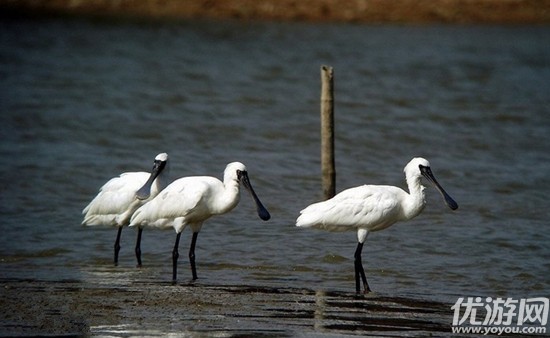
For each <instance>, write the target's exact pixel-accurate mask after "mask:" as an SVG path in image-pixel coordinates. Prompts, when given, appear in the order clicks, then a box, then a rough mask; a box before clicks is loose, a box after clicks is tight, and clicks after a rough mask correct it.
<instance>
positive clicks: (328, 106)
mask: <svg viewBox="0 0 550 338" xmlns="http://www.w3.org/2000/svg"><path fill="white" fill-rule="evenodd" d="M333 83H334V81H333V71H332V67H329V66H321V172H322V182H323V183H322V184H323V196H324V198H325V199H329V198H332V197H334V195H335V194H336V184H335V180H336V169H335V165H334V90H333Z"/></svg>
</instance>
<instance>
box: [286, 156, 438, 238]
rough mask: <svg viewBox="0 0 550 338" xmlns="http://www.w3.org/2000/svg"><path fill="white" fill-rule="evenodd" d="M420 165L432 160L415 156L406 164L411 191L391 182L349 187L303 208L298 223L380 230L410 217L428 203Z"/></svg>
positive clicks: (320, 227)
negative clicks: (331, 196) (395, 185)
mask: <svg viewBox="0 0 550 338" xmlns="http://www.w3.org/2000/svg"><path fill="white" fill-rule="evenodd" d="M419 165H422V166H426V167H429V165H430V163H429V162H428V161H427V160H426V159H423V158H414V159H412V160H411V161H410V162H409V163H408V164H407V166H405V169H404V172H405V176H406V179H407V185H408V187H409V193H407V192H405V191H404V190H403V189H401V188H398V187H394V186H388V185H363V186H359V187H355V188H350V189H347V190H344V191H342V192H340V193H339V194H337V195H336V196H334V197H333V198H331V199H329V200H327V201H323V202H319V203H314V204H312V205H310V206H308V207H307V208H305V209H304V210H302V211H301V212H300V214H301V215H300V216H299V217H298V219H297V220H296V225H297V226H299V227H313V228H319V229H324V230H328V231H350V230H358V229H364V230H367V231H378V230H382V229H385V228H387V227H389V226H391V225H392V224H394V223H395V222H398V221H405V220H408V219H411V218H413V217H415V216H416V215H418V214H419V213H420V212H421V211H422V209H423V208H424V205H425V204H426V201H425V195H424V187H423V186H422V185H421V182H420V179H421V177H422V174H421V172H420V169H419Z"/></svg>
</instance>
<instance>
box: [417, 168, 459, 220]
mask: <svg viewBox="0 0 550 338" xmlns="http://www.w3.org/2000/svg"><path fill="white" fill-rule="evenodd" d="M420 173H421V174H422V176H424V177H426V179H427V180H428V181H430V182H432V184H433V185H434V186H435V187H436V188H437V190H438V191H439V192H440V193H441V196H443V198H444V199H445V204H447V206H448V207H449V208H451V209H452V210H456V209H458V203H456V202H455V200H454V199H452V198H451V196H449V194H447V192H446V191H445V189H443V187H442V186H441V185H440V184H439V182H437V180H436V179H435V176H434V175H433V173H432V170H431V169H430V167H425V166H423V165H421V166H420Z"/></svg>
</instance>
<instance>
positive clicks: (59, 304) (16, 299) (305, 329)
mask: <svg viewBox="0 0 550 338" xmlns="http://www.w3.org/2000/svg"><path fill="white" fill-rule="evenodd" d="M0 307H1V308H2V312H1V317H0V336H14V335H15V336H45V335H48V336H49V335H64V336H86V335H102V336H129V335H133V336H166V335H168V334H173V335H177V336H181V335H187V336H222V337H237V336H238V337H243V336H254V337H266V336H273V337H275V336H276V337H285V336H316V337H318V336H326V337H328V336H342V335H366V334H368V335H369V336H373V335H374V336H377V335H389V336H404V335H410V334H411V333H413V332H414V334H415V335H419V336H428V335H436V336H450V326H449V323H450V321H451V320H452V319H451V316H452V313H451V310H450V309H449V306H448V304H441V303H437V302H432V301H426V300H419V299H408V298H402V297H394V298H392V297H387V296H381V295H376V294H371V295H367V296H356V295H354V294H353V293H335V292H332V293H330V292H329V293H327V292H322V291H314V290H309V289H294V288H269V287H256V286H236V285H221V286H220V285H218V286H208V285H201V284H195V285H189V284H187V285H185V284H180V285H176V286H173V285H170V284H168V283H148V282H145V283H144V282H141V283H136V282H133V283H130V284H127V285H122V284H120V285H109V284H102V283H94V282H92V283H90V282H82V281H58V282H48V281H35V280H18V281H15V280H13V281H9V280H8V281H2V282H0Z"/></svg>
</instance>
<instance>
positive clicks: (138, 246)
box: [135, 228, 143, 268]
mask: <svg viewBox="0 0 550 338" xmlns="http://www.w3.org/2000/svg"><path fill="white" fill-rule="evenodd" d="M142 232H143V228H138V234H137V239H136V249H135V251H136V259H137V267H138V268H141V233H142Z"/></svg>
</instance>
